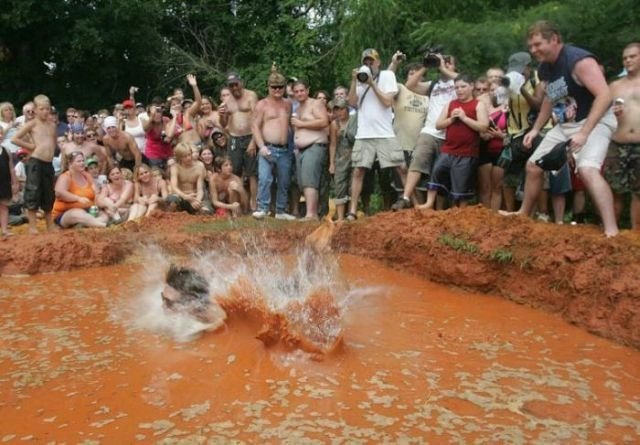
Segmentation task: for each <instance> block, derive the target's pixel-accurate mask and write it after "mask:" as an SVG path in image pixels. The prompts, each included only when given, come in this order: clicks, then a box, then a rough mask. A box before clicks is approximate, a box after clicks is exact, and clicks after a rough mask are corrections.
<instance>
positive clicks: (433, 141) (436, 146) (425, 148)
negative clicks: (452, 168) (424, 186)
mask: <svg viewBox="0 0 640 445" xmlns="http://www.w3.org/2000/svg"><path fill="white" fill-rule="evenodd" d="M443 142H444V141H443V140H442V139H438V138H437V137H435V136H433V135H430V134H426V133H420V136H418V141H417V142H416V148H415V149H414V150H413V157H412V158H411V165H410V166H409V171H411V172H420V173H423V174H425V175H429V176H431V170H432V168H433V163H434V162H435V159H436V158H437V157H438V154H439V153H440V147H442V143H443Z"/></svg>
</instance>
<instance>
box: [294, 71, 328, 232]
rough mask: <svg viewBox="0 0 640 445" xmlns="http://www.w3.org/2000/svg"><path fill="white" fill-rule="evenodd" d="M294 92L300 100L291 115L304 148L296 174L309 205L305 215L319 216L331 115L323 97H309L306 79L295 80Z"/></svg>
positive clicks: (300, 147) (297, 139) (298, 145)
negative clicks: (319, 200)
mask: <svg viewBox="0 0 640 445" xmlns="http://www.w3.org/2000/svg"><path fill="white" fill-rule="evenodd" d="M293 94H294V95H295V97H296V99H297V100H298V103H299V106H298V109H297V111H296V112H295V113H293V114H292V115H291V126H292V127H293V129H294V130H295V137H294V142H295V145H296V148H297V149H298V151H299V152H300V154H299V156H298V160H297V168H296V174H297V181H298V187H299V188H300V189H302V191H303V193H304V197H305V203H306V207H307V212H306V215H305V217H304V219H306V220H317V219H318V199H319V194H320V192H319V191H320V183H321V179H322V175H323V174H325V170H328V165H327V164H328V157H329V153H328V150H327V144H328V142H329V115H328V113H327V107H326V105H325V103H324V102H323V101H322V100H319V99H311V98H309V85H307V83H306V82H305V81H303V80H298V81H296V82H294V84H293Z"/></svg>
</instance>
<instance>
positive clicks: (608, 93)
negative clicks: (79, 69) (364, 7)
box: [0, 22, 640, 236]
mask: <svg viewBox="0 0 640 445" xmlns="http://www.w3.org/2000/svg"><path fill="white" fill-rule="evenodd" d="M527 42H528V52H525V51H522V52H517V53H515V54H512V55H511V56H510V57H509V58H508V60H506V61H505V62H506V63H505V68H506V69H503V68H502V67H489V68H488V69H487V70H486V73H484V74H483V75H481V76H477V77H475V78H474V77H472V76H470V75H469V74H465V73H460V72H459V70H458V67H459V66H460V65H461V62H463V60H462V61H461V60H460V59H459V57H457V56H454V55H447V54H441V53H440V52H433V53H428V54H425V59H424V61H423V63H421V64H409V65H407V66H404V65H405V63H404V61H405V59H406V57H405V56H404V54H403V53H402V52H400V51H398V52H396V53H395V54H394V55H393V56H392V57H391V61H390V63H389V65H388V67H386V69H384V68H383V67H382V59H381V57H380V54H379V53H378V52H377V51H376V50H375V49H372V48H369V49H366V50H364V51H363V53H362V57H361V60H360V62H361V66H360V67H357V68H354V69H353V70H352V72H351V83H350V85H349V87H345V86H337V87H336V88H335V89H334V90H333V95H332V97H331V96H330V94H329V93H328V92H326V91H324V90H318V91H316V92H315V94H314V95H312V94H311V92H312V89H311V87H310V85H309V84H308V83H307V82H306V81H304V80H300V79H296V78H287V77H285V76H284V75H283V74H281V73H280V72H278V70H277V69H276V68H275V66H274V67H273V68H272V70H271V72H270V74H269V77H268V81H267V95H266V96H265V97H264V98H259V97H258V94H256V92H254V91H251V90H249V89H247V88H246V87H245V85H244V81H243V78H242V76H241V74H240V73H238V72H230V73H228V75H227V76H226V79H225V83H224V86H223V87H222V88H221V90H220V91H219V92H218V94H217V95H216V98H215V99H214V97H212V96H208V95H203V94H202V93H201V92H200V89H199V87H198V82H197V79H196V77H195V76H194V75H188V76H187V78H186V80H187V84H188V85H189V88H190V90H191V91H190V92H189V93H190V94H189V96H190V97H187V96H186V95H185V93H184V92H183V90H182V89H179V88H177V89H175V90H174V91H172V92H171V94H170V96H169V97H167V98H160V97H156V98H154V99H153V100H151V102H150V103H149V104H147V105H145V104H143V103H140V102H139V101H138V100H137V99H136V93H137V88H135V87H131V88H130V89H129V91H128V97H127V98H126V99H125V100H123V101H122V102H120V103H117V104H116V105H115V106H113V107H110V108H109V109H107V108H105V109H101V110H97V111H95V112H88V111H85V110H80V109H77V108H75V107H69V108H67V109H66V110H65V111H66V112H65V113H64V115H63V116H61V115H60V112H59V111H58V110H56V109H55V108H54V107H53V106H52V104H51V102H50V100H49V98H47V97H46V96H44V95H38V96H36V97H35V98H34V99H33V101H30V102H27V103H26V104H24V105H23V106H22V110H21V111H22V114H21V115H20V116H17V113H16V111H15V109H14V106H13V105H12V104H11V103H9V102H2V103H0V146H1V147H2V151H1V153H0V226H1V228H2V234H3V236H8V234H9V231H8V225H10V224H20V223H25V222H28V223H29V224H30V231H31V232H33V233H35V232H37V226H36V221H37V219H38V218H44V219H45V220H46V222H47V227H48V229H49V230H55V228H56V226H59V227H62V228H68V227H78V226H84V227H106V226H108V225H111V224H120V223H122V222H126V221H133V220H136V219H138V218H144V217H148V216H149V215H152V214H153V213H154V212H158V211H168V212H170V211H186V212H189V213H191V214H202V215H217V216H230V217H238V216H242V215H252V216H253V217H254V218H257V219H262V218H265V217H268V216H269V215H273V216H275V218H277V219H282V220H296V219H304V220H309V221H317V220H318V218H321V217H322V216H324V215H326V214H327V212H328V208H329V205H328V202H329V198H330V197H331V198H332V199H333V200H334V202H335V205H336V213H335V216H334V217H335V218H336V219H338V220H342V219H346V220H355V219H357V218H358V217H359V216H361V215H363V213H364V214H367V213H369V212H370V209H371V204H370V201H371V196H372V194H373V191H374V190H375V189H376V188H378V189H379V191H380V194H381V196H382V197H383V199H382V207H383V209H385V210H394V211H399V210H402V209H405V208H409V207H417V208H419V209H429V210H432V209H433V210H435V209H443V208H446V207H449V206H465V205H467V204H468V203H480V204H482V205H483V206H485V207H487V208H490V209H492V210H495V211H500V212H501V213H503V214H505V215H509V214H513V213H519V214H524V215H528V216H531V217H535V218H537V219H539V220H543V221H549V220H550V219H553V220H554V221H555V222H556V223H559V224H561V223H563V222H565V220H569V219H567V218H568V216H567V214H566V213H567V212H565V207H566V202H567V199H568V198H570V202H571V208H572V209H571V212H569V215H570V218H571V219H570V220H571V221H572V222H574V223H581V222H583V219H584V212H585V202H586V200H587V197H588V196H590V197H591V199H592V200H593V202H594V205H595V208H596V209H597V211H598V213H599V214H600V217H601V219H602V223H603V227H604V232H605V234H606V235H609V236H612V235H615V234H616V233H617V231H618V228H617V220H618V219H619V217H620V213H621V211H622V203H623V200H622V197H623V196H624V194H625V193H631V194H632V199H631V223H632V226H633V227H634V228H637V227H638V225H639V224H640V199H639V196H640V195H639V193H640V164H638V163H639V162H640V128H638V127H640V116H639V114H640V98H639V97H640V86H639V82H640V81H639V79H640V78H639V74H638V73H639V70H640V44H638V43H632V44H629V45H628V46H627V47H626V48H624V52H623V64H624V68H625V72H624V75H623V76H621V77H620V79H618V80H616V81H615V82H613V83H612V84H611V85H609V86H607V84H606V81H605V80H604V75H603V72H602V70H601V67H599V66H598V64H597V61H596V58H595V56H593V55H592V54H590V53H589V52H587V51H585V50H582V49H580V48H577V47H574V46H570V45H566V44H564V43H563V42H562V38H561V35H560V33H559V31H558V30H557V29H556V28H555V27H554V26H553V25H552V24H551V23H549V22H537V23H536V24H534V25H532V27H531V28H530V29H529V32H528V35H527ZM532 56H533V58H532ZM534 62H538V64H539V65H538V66H537V67H536V65H535V63H534ZM400 70H403V71H405V72H406V79H405V81H404V82H399V81H398V80H397V78H396V73H397V72H399V71H400ZM428 77H429V78H433V80H427V78H428ZM191 97H192V98H191ZM611 189H613V193H612V190H611ZM519 203H520V204H519Z"/></svg>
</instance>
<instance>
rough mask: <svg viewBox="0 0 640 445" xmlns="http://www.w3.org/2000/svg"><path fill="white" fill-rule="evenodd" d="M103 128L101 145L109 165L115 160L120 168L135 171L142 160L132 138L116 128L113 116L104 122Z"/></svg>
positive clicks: (116, 124)
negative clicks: (105, 150) (106, 153)
mask: <svg viewBox="0 0 640 445" xmlns="http://www.w3.org/2000/svg"><path fill="white" fill-rule="evenodd" d="M131 110H133V108H131ZM103 127H104V130H105V133H106V134H105V135H104V137H103V138H102V143H103V144H104V147H105V148H106V149H107V151H108V153H109V165H111V164H112V163H113V160H116V161H117V163H118V166H119V167H120V168H128V169H129V170H131V171H135V169H136V168H137V167H138V166H139V165H140V164H142V161H143V159H142V153H140V150H139V149H138V145H137V144H136V141H135V140H134V139H133V136H131V135H130V134H129V133H128V132H126V131H122V130H121V129H120V128H118V123H117V121H116V118H115V117H113V116H109V117H107V118H106V119H105V120H104V124H103Z"/></svg>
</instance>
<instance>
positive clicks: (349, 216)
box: [344, 212, 358, 221]
mask: <svg viewBox="0 0 640 445" xmlns="http://www.w3.org/2000/svg"><path fill="white" fill-rule="evenodd" d="M344 219H346V220H347V221H355V220H356V219H358V215H356V214H355V213H353V212H349V213H347V214H346V215H345V216H344Z"/></svg>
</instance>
